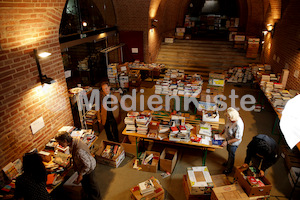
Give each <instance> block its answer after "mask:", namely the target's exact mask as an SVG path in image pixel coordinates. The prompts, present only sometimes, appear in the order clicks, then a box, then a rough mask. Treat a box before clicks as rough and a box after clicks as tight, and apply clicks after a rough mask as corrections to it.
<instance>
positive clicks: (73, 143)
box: [55, 132, 101, 200]
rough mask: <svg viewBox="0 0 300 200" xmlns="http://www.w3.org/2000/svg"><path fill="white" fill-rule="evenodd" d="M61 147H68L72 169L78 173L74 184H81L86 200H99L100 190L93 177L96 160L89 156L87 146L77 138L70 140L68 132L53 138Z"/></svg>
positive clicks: (60, 133)
mask: <svg viewBox="0 0 300 200" xmlns="http://www.w3.org/2000/svg"><path fill="white" fill-rule="evenodd" d="M55 139H56V141H57V142H58V143H59V144H60V145H61V146H62V147H67V146H69V147H70V152H71V153H72V159H73V167H74V170H75V171H76V172H77V173H78V177H77V180H76V181H75V183H76V184H79V183H80V182H81V184H82V188H83V191H84V192H85V194H86V195H87V198H86V199H88V200H96V199H97V200H98V199H101V195H100V190H99V186H98V183H97V181H96V177H95V168H96V160H95V158H94V157H93V156H92V155H91V153H90V150H89V148H88V146H87V145H86V144H85V143H84V142H83V141H81V140H80V139H78V138H72V137H71V135H70V134H69V133H68V132H59V133H58V134H57V135H56V136H55Z"/></svg>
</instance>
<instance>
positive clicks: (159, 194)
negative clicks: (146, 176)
mask: <svg viewBox="0 0 300 200" xmlns="http://www.w3.org/2000/svg"><path fill="white" fill-rule="evenodd" d="M150 179H151V180H152V182H153V184H154V187H155V190H154V192H153V193H151V194H148V195H146V196H143V195H142V194H141V193H140V188H139V186H138V185H137V186H135V187H133V188H131V189H130V192H131V199H133V200H164V199H165V191H164V189H163V187H162V186H161V185H160V183H159V182H158V180H157V179H156V178H154V177H151V178H150Z"/></svg>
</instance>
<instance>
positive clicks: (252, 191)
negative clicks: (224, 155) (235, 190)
mask: <svg viewBox="0 0 300 200" xmlns="http://www.w3.org/2000/svg"><path fill="white" fill-rule="evenodd" d="M243 170H245V168H243ZM242 172H243V171H242V170H241V169H240V167H239V166H237V167H235V174H234V178H235V179H236V180H237V182H238V183H239V184H240V185H241V187H242V188H243V189H244V190H245V192H246V193H247V194H248V196H249V197H253V196H266V195H269V194H270V192H271V189H272V185H271V183H270V181H269V180H268V179H267V178H266V177H265V176H263V177H261V178H260V180H261V181H262V182H263V183H264V184H265V186H262V187H256V186H251V185H250V183H249V182H248V181H247V180H246V179H244V175H243V173H242Z"/></svg>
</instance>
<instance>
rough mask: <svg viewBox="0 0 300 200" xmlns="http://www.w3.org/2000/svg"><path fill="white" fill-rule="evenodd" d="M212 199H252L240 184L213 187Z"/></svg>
mask: <svg viewBox="0 0 300 200" xmlns="http://www.w3.org/2000/svg"><path fill="white" fill-rule="evenodd" d="M210 199H211V200H233V199H234V200H246V199H250V198H249V197H248V196H247V194H246V193H245V192H244V190H243V188H242V187H241V186H240V185H239V184H233V185H226V186H221V187H216V188H213V190H212V193H211V198H210Z"/></svg>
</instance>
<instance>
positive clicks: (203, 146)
mask: <svg viewBox="0 0 300 200" xmlns="http://www.w3.org/2000/svg"><path fill="white" fill-rule="evenodd" d="M192 130H194V131H195V128H194V129H192ZM122 134H123V135H128V136H133V137H135V141H136V153H137V154H136V156H137V158H138V138H142V139H149V140H153V141H156V142H160V143H165V144H170V145H176V146H185V147H193V148H198V149H201V150H203V151H204V156H203V159H202V165H203V166H204V165H205V161H206V156H207V151H208V150H209V151H215V150H216V149H223V147H221V146H218V145H206V144H200V143H197V142H191V141H189V142H182V141H176V142H175V141H170V140H169V138H167V139H163V140H160V139H158V138H149V137H147V135H143V134H138V133H127V132H126V129H124V130H123V132H122ZM194 134H195V133H194Z"/></svg>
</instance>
